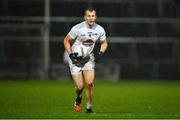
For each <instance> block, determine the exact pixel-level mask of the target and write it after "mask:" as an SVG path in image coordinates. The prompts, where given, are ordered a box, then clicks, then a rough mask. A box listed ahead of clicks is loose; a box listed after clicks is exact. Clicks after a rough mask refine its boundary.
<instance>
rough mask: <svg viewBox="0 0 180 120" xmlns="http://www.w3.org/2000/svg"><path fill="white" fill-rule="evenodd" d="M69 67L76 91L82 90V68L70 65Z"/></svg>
mask: <svg viewBox="0 0 180 120" xmlns="http://www.w3.org/2000/svg"><path fill="white" fill-rule="evenodd" d="M69 67H70V72H71V75H72V78H73V80H74V82H75V84H76V87H77V88H78V89H82V88H83V87H84V83H83V75H82V70H81V69H82V68H81V67H78V66H76V65H74V64H70V65H69Z"/></svg>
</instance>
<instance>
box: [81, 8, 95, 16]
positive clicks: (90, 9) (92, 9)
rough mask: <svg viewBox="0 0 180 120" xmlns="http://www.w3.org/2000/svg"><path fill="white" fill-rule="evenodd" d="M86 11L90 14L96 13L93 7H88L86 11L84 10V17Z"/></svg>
mask: <svg viewBox="0 0 180 120" xmlns="http://www.w3.org/2000/svg"><path fill="white" fill-rule="evenodd" d="M86 11H90V12H92V11H95V12H96V10H95V9H94V8H93V7H88V8H86V9H84V15H86Z"/></svg>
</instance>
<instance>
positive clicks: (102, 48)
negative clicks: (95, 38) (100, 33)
mask: <svg viewBox="0 0 180 120" xmlns="http://www.w3.org/2000/svg"><path fill="white" fill-rule="evenodd" d="M100 44H101V46H100V51H101V52H103V53H104V52H105V51H106V50H107V47H108V42H107V40H103V41H101V42H100Z"/></svg>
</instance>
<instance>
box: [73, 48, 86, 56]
mask: <svg viewBox="0 0 180 120" xmlns="http://www.w3.org/2000/svg"><path fill="white" fill-rule="evenodd" d="M73 53H78V55H77V56H78V57H83V58H84V57H86V56H87V55H88V50H87V48H86V47H85V46H83V45H77V46H75V47H73Z"/></svg>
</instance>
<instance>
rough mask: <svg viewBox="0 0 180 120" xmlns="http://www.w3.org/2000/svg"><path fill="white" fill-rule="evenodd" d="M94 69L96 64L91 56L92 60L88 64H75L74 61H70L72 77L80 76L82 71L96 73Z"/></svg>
mask: <svg viewBox="0 0 180 120" xmlns="http://www.w3.org/2000/svg"><path fill="white" fill-rule="evenodd" d="M94 67H95V62H94V57H93V56H90V59H89V60H88V61H87V62H85V63H82V64H73V63H72V61H71V60H70V59H69V68H70V72H71V75H76V74H80V73H81V72H82V71H85V70H92V71H94Z"/></svg>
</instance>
